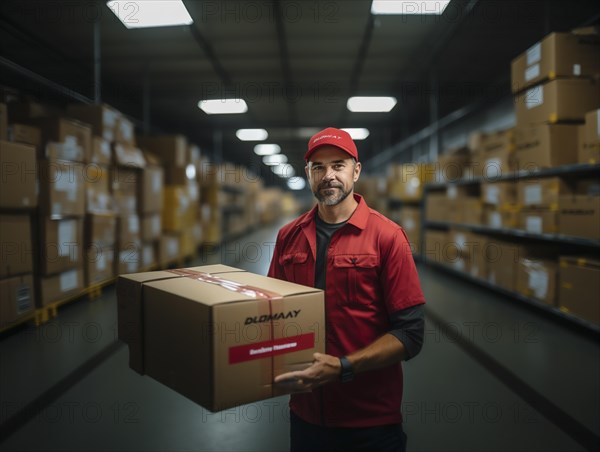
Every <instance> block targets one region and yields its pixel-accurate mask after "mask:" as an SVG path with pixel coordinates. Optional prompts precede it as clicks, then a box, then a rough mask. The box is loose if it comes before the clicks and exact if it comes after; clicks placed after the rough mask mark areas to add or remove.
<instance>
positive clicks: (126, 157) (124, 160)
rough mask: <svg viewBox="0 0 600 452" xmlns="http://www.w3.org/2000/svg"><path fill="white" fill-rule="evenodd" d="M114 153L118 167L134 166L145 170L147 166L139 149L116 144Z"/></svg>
mask: <svg viewBox="0 0 600 452" xmlns="http://www.w3.org/2000/svg"><path fill="white" fill-rule="evenodd" d="M113 152H114V158H115V164H116V165H120V166H133V167H135V168H143V167H145V166H146V159H145V158H144V154H143V153H142V151H141V149H139V148H136V147H134V146H126V145H123V144H120V143H115V144H114V146H113Z"/></svg>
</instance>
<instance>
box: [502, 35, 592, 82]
mask: <svg viewBox="0 0 600 452" xmlns="http://www.w3.org/2000/svg"><path fill="white" fill-rule="evenodd" d="M599 54H600V38H599V37H598V36H597V35H576V34H573V33H550V34H549V35H547V36H546V37H545V38H544V39H542V40H541V41H539V42H537V43H535V44H534V45H533V46H531V47H530V48H529V49H527V51H525V52H524V53H522V54H521V55H519V56H518V57H517V58H515V59H514V60H513V61H512V64H511V78H512V91H513V93H517V92H519V91H522V90H524V89H525V88H528V87H530V86H533V85H536V84H538V83H540V82H542V81H546V80H554V79H555V78H561V77H567V78H571V77H593V76H595V75H597V74H600V58H598V55H599Z"/></svg>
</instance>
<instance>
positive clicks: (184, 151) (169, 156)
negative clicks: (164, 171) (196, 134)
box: [137, 135, 191, 168]
mask: <svg viewBox="0 0 600 452" xmlns="http://www.w3.org/2000/svg"><path fill="white" fill-rule="evenodd" d="M137 142H138V145H139V146H140V147H141V148H143V149H145V150H148V151H150V152H151V153H153V154H155V155H156V156H157V157H158V158H159V159H160V160H161V162H162V163H163V165H165V166H176V167H179V168H185V167H186V166H187V165H188V164H190V163H191V157H190V148H189V146H188V143H187V139H186V137H185V136H183V135H159V136H144V135H138V137H137Z"/></svg>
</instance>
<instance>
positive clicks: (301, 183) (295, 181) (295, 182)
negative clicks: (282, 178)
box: [287, 177, 306, 190]
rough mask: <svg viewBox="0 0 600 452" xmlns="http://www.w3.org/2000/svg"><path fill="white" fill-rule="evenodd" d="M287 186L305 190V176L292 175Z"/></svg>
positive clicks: (292, 188) (291, 188)
mask: <svg viewBox="0 0 600 452" xmlns="http://www.w3.org/2000/svg"><path fill="white" fill-rule="evenodd" d="M287 186H288V188H289V189H290V190H303V189H304V187H306V181H305V180H304V178H303V177H290V178H289V179H288V181H287Z"/></svg>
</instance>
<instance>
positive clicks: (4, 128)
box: [0, 102, 8, 141]
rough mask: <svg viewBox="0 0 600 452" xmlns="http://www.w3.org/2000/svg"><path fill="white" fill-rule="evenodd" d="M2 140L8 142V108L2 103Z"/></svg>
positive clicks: (0, 111) (0, 110)
mask: <svg viewBox="0 0 600 452" xmlns="http://www.w3.org/2000/svg"><path fill="white" fill-rule="evenodd" d="M0 140H5V141H6V140H8V108H7V106H6V104H5V103H2V102H0Z"/></svg>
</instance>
